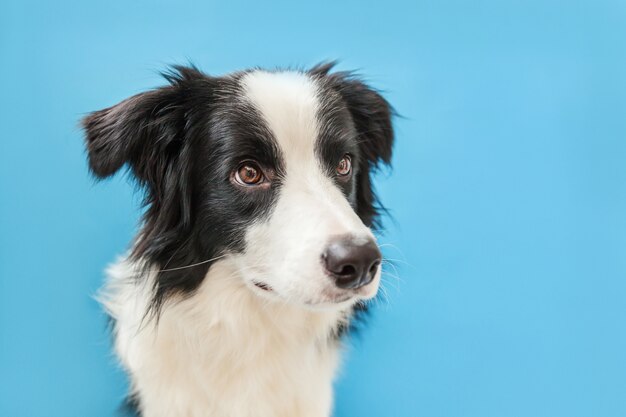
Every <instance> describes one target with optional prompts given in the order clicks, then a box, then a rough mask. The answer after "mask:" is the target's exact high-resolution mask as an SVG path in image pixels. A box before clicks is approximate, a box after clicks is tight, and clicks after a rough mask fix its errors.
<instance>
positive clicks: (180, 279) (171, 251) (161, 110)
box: [82, 67, 216, 311]
mask: <svg viewBox="0 0 626 417" xmlns="http://www.w3.org/2000/svg"><path fill="white" fill-rule="evenodd" d="M163 75H164V77H165V78H166V80H167V81H168V82H169V85H167V86H165V87H162V88H159V89H156V90H152V91H148V92H145V93H142V94H138V95H136V96H133V97H131V98H129V99H126V100H124V101H122V102H121V103H119V104H117V105H115V106H113V107H109V108H107V109H104V110H100V111H96V112H94V113H91V114H90V115H88V116H87V117H85V118H84V119H83V121H82V126H83V128H84V130H85V134H86V145H87V151H88V158H89V166H90V169H91V171H92V172H93V174H94V175H95V176H96V177H98V178H105V177H107V176H110V175H112V174H114V173H115V172H116V171H118V170H119V169H121V168H122V167H124V166H127V167H128V169H129V171H130V173H131V174H132V175H133V177H134V178H135V179H136V180H137V181H138V183H139V185H140V186H141V187H142V189H143V191H144V192H145V205H146V208H147V209H146V211H145V213H144V217H143V224H142V230H141V233H140V234H139V236H138V239H137V241H136V242H135V244H134V245H133V253H132V256H134V257H135V258H136V259H141V260H147V261H149V263H148V264H146V267H152V266H155V265H156V267H162V268H169V269H167V270H166V271H160V272H159V274H158V277H157V280H156V284H155V294H154V300H153V304H154V305H155V306H156V308H155V311H156V310H158V307H159V305H160V303H161V301H162V300H163V298H164V296H165V295H166V294H167V293H169V292H171V291H173V290H172V288H174V289H176V288H179V287H183V288H187V287H189V288H193V287H194V285H197V284H198V283H199V282H201V279H202V277H203V276H204V275H205V274H206V270H207V268H208V264H207V263H202V265H200V266H198V267H194V268H184V269H183V268H178V267H179V266H182V265H189V264H191V263H193V262H194V260H195V259H196V258H195V257H197V256H198V255H197V254H196V247H195V246H194V240H193V239H192V238H191V233H192V230H193V222H194V219H193V216H192V213H193V209H192V208H193V205H194V204H195V202H194V196H195V195H194V192H196V191H194V190H195V188H196V187H195V184H194V178H193V172H192V169H193V166H194V163H195V161H196V159H197V155H196V152H195V150H196V149H198V144H197V143H194V142H199V141H203V140H205V138H207V137H208V136H209V133H208V131H207V129H208V126H207V123H206V120H207V119H208V117H209V116H208V115H209V112H210V109H211V103H212V101H213V100H212V99H213V97H212V94H213V91H214V85H215V83H216V79H214V78H211V77H208V76H206V75H204V74H202V73H201V72H200V71H198V70H197V69H195V68H187V67H173V68H172V69H171V70H170V72H168V73H165V74H163ZM196 262H197V261H196ZM184 285H186V286H187V287H184Z"/></svg>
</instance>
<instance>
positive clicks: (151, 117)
mask: <svg viewBox="0 0 626 417" xmlns="http://www.w3.org/2000/svg"><path fill="white" fill-rule="evenodd" d="M164 76H165V78H166V79H167V80H168V81H169V82H170V85H168V86H166V87H162V88H159V89H157V90H152V91H148V92H145V93H142V94H138V95H135V96H133V97H130V98H128V99H126V100H124V101H122V102H121V103H119V104H116V105H115V106H112V107H109V108H106V109H104V110H100V111H96V112H93V113H91V114H90V115H88V116H87V117H85V118H84V119H83V120H82V126H83V129H84V130H85V134H86V145H87V150H88V158H89V167H90V168H91V171H92V172H93V174H94V175H95V176H96V177H98V178H104V177H107V176H110V175H112V174H114V173H115V172H116V171H118V170H119V169H120V168H122V166H124V165H125V164H128V166H129V168H130V169H131V171H132V173H133V174H134V175H135V177H136V178H137V179H138V180H139V181H140V182H141V183H143V184H145V185H150V184H149V182H150V181H151V180H153V179H155V178H154V177H155V175H158V172H157V171H158V170H159V169H162V168H163V167H164V165H166V160H167V159H168V158H171V157H172V156H173V155H174V154H176V153H177V152H178V151H179V150H180V147H181V145H182V140H183V137H184V134H185V132H184V128H185V125H186V119H187V118H188V114H187V113H186V111H185V108H186V106H185V102H186V101H187V99H188V97H187V96H188V94H187V91H188V88H189V84H190V83H193V82H194V81H195V80H199V79H202V78H204V79H206V76H204V75H202V74H201V73H200V72H198V71H197V70H196V69H195V68H185V67H174V68H173V69H172V71H171V72H169V73H166V74H164Z"/></svg>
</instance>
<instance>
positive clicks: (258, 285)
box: [254, 281, 273, 292]
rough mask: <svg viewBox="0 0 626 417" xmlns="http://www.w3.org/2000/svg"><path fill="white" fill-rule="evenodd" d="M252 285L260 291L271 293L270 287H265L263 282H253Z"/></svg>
mask: <svg viewBox="0 0 626 417" xmlns="http://www.w3.org/2000/svg"><path fill="white" fill-rule="evenodd" d="M254 285H255V286H256V287H258V288H260V289H262V290H263V291H267V292H272V291H273V290H272V287H270V286H269V285H267V284H266V283H264V282H260V281H254Z"/></svg>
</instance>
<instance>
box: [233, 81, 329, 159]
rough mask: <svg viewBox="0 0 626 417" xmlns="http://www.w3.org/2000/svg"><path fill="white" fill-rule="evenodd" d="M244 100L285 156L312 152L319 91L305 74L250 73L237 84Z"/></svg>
mask: <svg viewBox="0 0 626 417" xmlns="http://www.w3.org/2000/svg"><path fill="white" fill-rule="evenodd" d="M241 84H242V86H243V91H244V95H245V98H246V100H248V101H249V102H250V103H251V104H252V105H254V107H255V108H256V109H257V110H258V111H259V113H260V115H261V117H263V119H264V122H265V124H266V125H267V127H268V128H269V129H270V131H271V132H272V135H273V137H274V138H275V140H276V141H277V142H278V146H279V147H280V148H281V149H282V151H283V152H284V153H286V154H291V153H294V152H298V153H303V152H304V153H309V152H312V151H313V149H314V146H315V142H316V140H317V137H318V131H319V129H318V112H319V110H320V89H319V86H318V85H317V83H316V82H315V80H314V79H312V78H311V77H310V76H309V75H308V74H306V73H302V72H296V71H282V72H267V71H261V70H258V71H253V72H250V73H247V74H246V75H244V77H243V78H242V80H241Z"/></svg>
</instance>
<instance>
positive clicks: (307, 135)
mask: <svg viewBox="0 0 626 417" xmlns="http://www.w3.org/2000/svg"><path fill="white" fill-rule="evenodd" d="M242 85H243V86H244V92H245V96H246V98H247V99H248V100H249V101H250V102H251V103H252V104H253V105H254V106H255V107H256V109H257V110H258V111H259V112H260V114H261V115H262V117H263V118H264V121H265V123H266V124H267V126H268V127H269V129H270V130H271V131H272V134H273V135H274V138H275V140H276V141H277V144H278V147H279V148H280V150H281V153H282V156H283V158H284V160H283V161H282V164H283V166H284V169H285V177H284V178H282V179H280V180H281V181H282V187H281V188H280V194H279V196H278V200H277V202H276V205H275V207H274V209H273V211H272V214H271V216H270V218H269V219H268V220H266V221H263V222H260V223H257V224H254V225H252V226H251V227H250V228H249V229H248V231H247V233H246V252H245V253H244V254H243V255H241V256H239V257H238V262H239V263H240V265H241V271H242V272H243V275H244V279H246V281H248V283H251V282H252V281H261V282H264V283H266V284H268V285H269V286H270V287H271V288H272V289H273V290H274V291H273V292H272V293H271V296H272V297H275V296H278V297H281V298H283V299H286V300H287V301H290V302H293V303H296V304H307V305H315V304H317V305H324V304H325V303H332V302H333V300H336V299H338V298H341V297H340V295H341V290H339V289H338V288H336V287H335V285H334V283H333V281H332V280H331V278H330V277H328V276H327V275H326V274H325V272H324V267H323V265H322V260H321V255H322V253H323V251H324V249H325V247H326V245H327V244H328V243H329V242H330V240H331V239H332V238H333V237H337V236H341V235H351V236H353V237H354V238H357V239H358V238H363V239H368V238H371V239H373V235H372V233H371V231H370V230H369V229H368V228H367V227H366V226H365V225H364V224H363V222H362V221H361V220H360V218H359V217H358V216H357V215H356V213H355V212H354V210H353V209H352V207H351V206H350V204H349V203H348V201H347V199H346V197H345V196H344V194H343V193H342V192H341V190H340V189H339V188H338V187H337V185H336V184H335V182H334V180H333V179H332V178H330V177H328V175H327V174H326V173H325V172H324V170H323V168H322V163H321V161H319V160H318V156H317V154H316V152H315V146H316V142H317V140H318V132H319V126H318V117H317V114H318V111H320V107H321V106H320V100H319V96H318V94H319V91H318V87H317V85H316V84H315V81H313V80H312V79H311V78H310V77H308V76H307V75H306V74H303V73H299V72H263V71H255V72H252V73H249V74H246V75H245V76H244V78H243V80H242ZM378 281H379V277H376V279H375V280H374V281H373V282H372V283H371V284H370V285H368V286H366V287H364V288H362V289H361V292H360V293H359V294H358V296H359V298H361V299H363V298H371V297H373V296H374V295H375V293H376V290H377V287H378ZM259 291H262V290H259ZM354 301H355V300H351V302H354Z"/></svg>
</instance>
